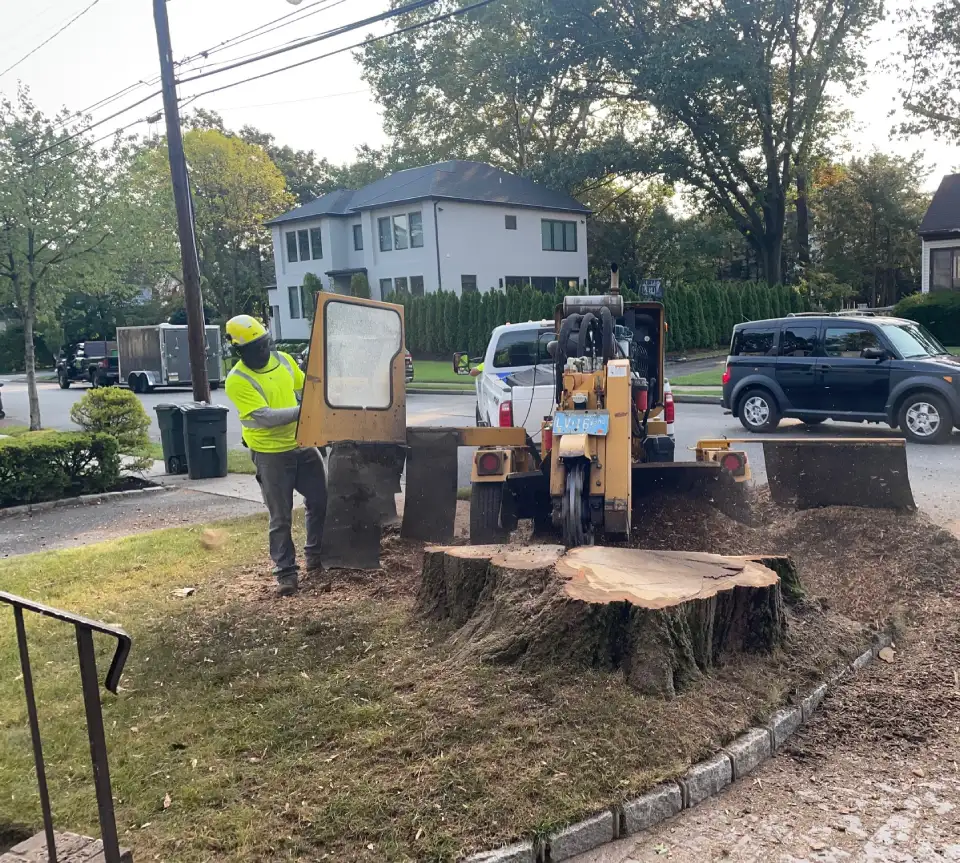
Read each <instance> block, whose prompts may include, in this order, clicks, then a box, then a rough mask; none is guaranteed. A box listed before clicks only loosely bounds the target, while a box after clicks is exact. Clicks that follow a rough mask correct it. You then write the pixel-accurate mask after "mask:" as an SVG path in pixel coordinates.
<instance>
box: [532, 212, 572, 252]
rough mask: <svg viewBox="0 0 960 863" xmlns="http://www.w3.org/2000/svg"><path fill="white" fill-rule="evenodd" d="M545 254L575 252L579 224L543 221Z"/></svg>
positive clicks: (541, 224) (541, 223)
mask: <svg viewBox="0 0 960 863" xmlns="http://www.w3.org/2000/svg"><path fill="white" fill-rule="evenodd" d="M540 230H541V234H542V236H543V250H544V251H545V252H575V251H576V250H577V223H576V222H561V221H557V220H556V219H543V220H542V221H541V222H540Z"/></svg>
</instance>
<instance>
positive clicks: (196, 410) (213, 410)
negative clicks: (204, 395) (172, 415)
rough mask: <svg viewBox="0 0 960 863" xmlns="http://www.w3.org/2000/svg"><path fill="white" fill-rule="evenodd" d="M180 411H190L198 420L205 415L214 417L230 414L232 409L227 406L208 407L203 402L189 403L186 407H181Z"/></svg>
mask: <svg viewBox="0 0 960 863" xmlns="http://www.w3.org/2000/svg"><path fill="white" fill-rule="evenodd" d="M180 410H182V411H183V412H184V413H187V412H188V411H189V412H190V413H191V414H192V415H193V416H194V417H196V418H197V419H200V418H202V417H203V416H204V415H207V416H213V415H215V414H221V413H224V414H225V413H229V412H230V408H228V407H226V406H225V405H208V404H204V403H203V402H188V403H187V404H185V405H180Z"/></svg>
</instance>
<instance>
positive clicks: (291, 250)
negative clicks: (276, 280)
mask: <svg viewBox="0 0 960 863" xmlns="http://www.w3.org/2000/svg"><path fill="white" fill-rule="evenodd" d="M297 260H298V257H297V232H296V231H287V263H288V264H295V263H296V262H297Z"/></svg>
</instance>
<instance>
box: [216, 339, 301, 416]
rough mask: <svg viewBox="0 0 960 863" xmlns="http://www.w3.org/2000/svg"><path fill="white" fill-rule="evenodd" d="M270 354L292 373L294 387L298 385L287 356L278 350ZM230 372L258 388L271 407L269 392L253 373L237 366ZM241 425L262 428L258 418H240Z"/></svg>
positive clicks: (261, 396)
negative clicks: (243, 370) (268, 397)
mask: <svg viewBox="0 0 960 863" xmlns="http://www.w3.org/2000/svg"><path fill="white" fill-rule="evenodd" d="M270 356H272V357H273V358H274V359H275V360H276V361H277V363H278V364H279V365H281V366H283V367H284V368H285V369H286V370H287V372H288V373H289V375H290V378H291V379H292V380H293V385H294V387H296V385H297V379H296V377H294V374H293V369H292V368H290V363H289V362H287V358H286V357H284V356H281V355H280V354H278V353H276V352H273V353H271V354H270ZM230 374H231V375H236V376H237V377H238V378H243V379H244V380H245V381H246V382H247V383H248V384H250V386H252V387H253V388H254V390H256V391H257V392H258V393H259V394H260V398H262V399H263V401H264V403H265V404H266V405H267V407H270V405H269V403H268V402H267V394H266V393H265V392H264V391H263V387H262V386H260V384H259V383H258V382H257V381H256V380H255V379H254V378H253V377H252V376H251V375H248V374H247V373H246V372H242V371H240V369H237V368H234V369H231V370H230ZM294 392H297V390H294ZM240 425H242V426H243V427H244V428H248V429H256V428H260V425H259V424H258V423H257V421H256V420H240Z"/></svg>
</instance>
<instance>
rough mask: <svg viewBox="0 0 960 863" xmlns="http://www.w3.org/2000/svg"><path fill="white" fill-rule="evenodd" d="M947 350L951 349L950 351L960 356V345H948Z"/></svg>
mask: <svg viewBox="0 0 960 863" xmlns="http://www.w3.org/2000/svg"><path fill="white" fill-rule="evenodd" d="M947 350H948V351H950V353H951V354H953V355H954V356H955V357H960V347H953V348H949V347H948V348H947Z"/></svg>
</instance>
